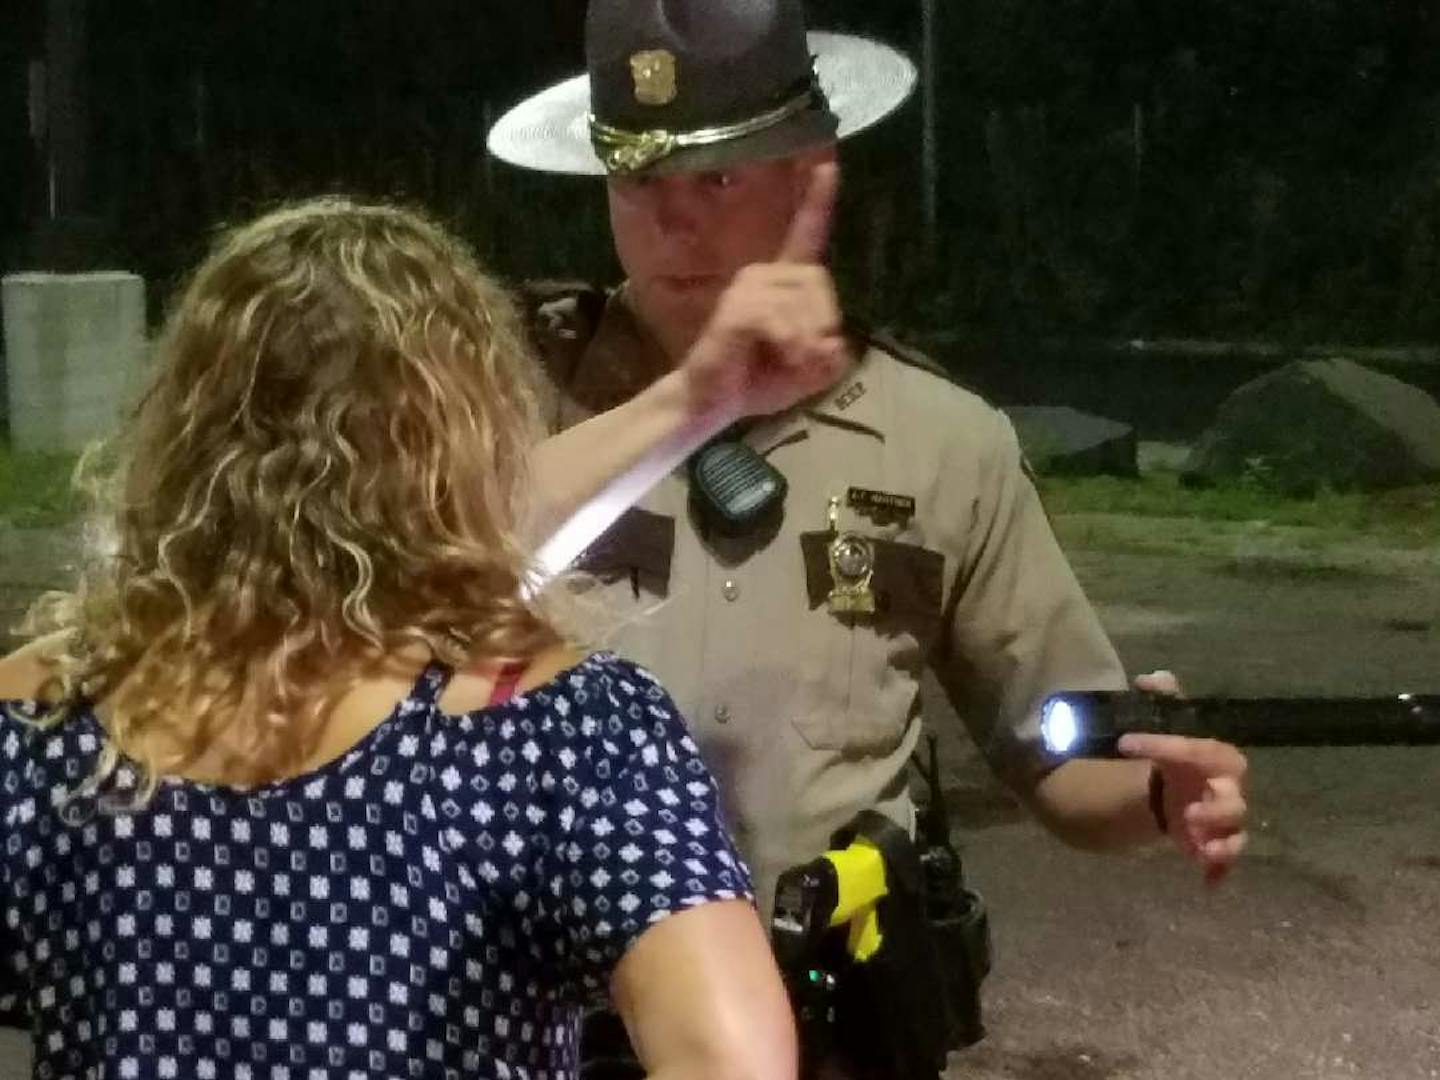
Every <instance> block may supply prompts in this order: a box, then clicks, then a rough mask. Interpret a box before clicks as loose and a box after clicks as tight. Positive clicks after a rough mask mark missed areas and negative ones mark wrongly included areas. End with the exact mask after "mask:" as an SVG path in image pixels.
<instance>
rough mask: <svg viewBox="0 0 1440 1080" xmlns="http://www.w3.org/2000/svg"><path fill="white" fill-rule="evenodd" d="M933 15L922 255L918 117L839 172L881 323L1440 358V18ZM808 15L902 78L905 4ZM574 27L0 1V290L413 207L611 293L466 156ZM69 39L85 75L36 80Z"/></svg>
mask: <svg viewBox="0 0 1440 1080" xmlns="http://www.w3.org/2000/svg"><path fill="white" fill-rule="evenodd" d="M935 8H936V14H937V25H936V32H935V40H936V50H935V52H936V63H935V66H934V91H935V94H936V101H937V104H938V123H937V128H936V135H937V143H938V148H939V159H938V170H937V182H938V222H939V227H938V229H937V230H936V235H935V236H934V237H931V238H927V237H925V236H923V235H922V219H921V213H922V211H921V207H922V205H923V203H924V199H923V197H922V195H923V191H922V184H923V182H924V174H923V170H922V168H921V155H920V144H921V143H920V140H921V110H920V108H919V105H918V104H917V103H914V102H912V103H911V104H910V105H909V106H907V107H906V109H905V110H904V111H903V112H902V113H901V114H900V115H899V117H898V118H896V119H895V120H892V121H891V122H890V123H888V124H886V125H884V126H882V127H881V128H879V129H876V130H875V131H874V132H873V133H869V134H866V135H864V136H861V137H860V138H859V139H857V140H855V141H854V143H853V144H852V145H851V146H850V147H849V148H848V149H847V155H848V161H849V166H850V167H849V168H848V170H847V174H846V188H845V195H844V199H845V206H844V211H843V217H842V228H841V230H840V233H839V238H838V253H837V262H838V265H839V267H840V270H841V273H842V275H843V277H844V280H845V281H846V283H847V287H848V291H849V293H850V294H851V295H852V296H853V297H854V300H855V303H856V304H857V305H858V306H860V307H861V308H863V309H865V310H867V311H868V313H869V314H870V315H872V317H875V318H878V319H881V320H884V321H888V322H892V323H899V324H903V325H904V326H906V327H907V328H909V329H913V330H915V331H917V332H921V331H925V330H945V331H947V332H951V333H956V334H961V335H966V336H970V337H973V338H977V339H984V338H985V337H987V336H1011V337H1013V336H1015V335H1030V336H1034V337H1036V338H1040V337H1044V336H1046V335H1056V334H1065V335H1091V336H1097V337H1111V338H1128V337H1133V336H1161V335H1170V336H1176V335H1183V336H1192V337H1209V338H1226V339H1243V338H1254V337H1266V338H1270V339H1275V340H1282V341H1290V342H1304V341H1317V340H1327V341H1334V340H1341V341H1348V342H1352V343H1371V344H1387V343H1403V342H1413V341H1433V340H1434V339H1435V338H1436V337H1437V336H1440V299H1437V294H1440V147H1437V125H1440V21H1437V18H1436V16H1435V14H1434V5H1433V4H1432V3H1431V2H1430V0H1204V2H1200V3H1195V2H1193V0H935ZM810 9H811V21H812V23H813V24H814V25H816V26H817V27H835V28H843V29H851V30H856V31H860V32H864V33H868V34H872V35H875V36H878V37H881V38H884V39H886V40H888V41H890V42H892V43H894V44H896V45H899V46H901V47H902V48H904V49H905V50H906V51H908V52H909V53H910V54H911V55H915V56H918V55H919V49H920V32H921V30H920V26H921V21H920V2H919V0H886V2H885V3H883V4H877V3H874V2H873V0H812V3H811V5H810ZM583 10H584V3H583V0H526V2H523V3H514V2H510V0H505V2H501V0H411V2H408V3H400V2H398V0H367V2H365V3H355V2H353V0H346V2H341V0H305V2H304V3H295V2H294V0H284V2H281V0H228V2H226V3H215V2H202V0H8V2H7V3H6V4H5V5H4V7H3V10H0V265H3V268H4V269H5V270H7V271H8V270H13V269H16V268H23V267H32V266H42V267H46V268H63V267H62V265H61V264H73V265H77V266H78V265H96V264H100V263H104V264H107V265H111V266H115V265H119V266H124V267H127V268H132V269H135V270H137V271H139V272H140V273H142V274H143V275H144V276H145V277H146V278H147V280H148V281H150V282H151V293H152V295H153V296H154V297H155V298H156V299H157V301H158V299H159V298H161V297H163V296H164V294H165V292H166V291H167V290H168V288H169V287H170V285H172V284H173V282H174V280H175V279H176V277H177V275H178V274H179V273H180V272H181V271H182V270H183V269H184V268H185V267H186V266H188V265H189V264H190V263H192V262H193V260H194V259H195V257H196V256H197V255H198V253H199V252H200V251H201V250H203V248H204V245H205V243H206V241H207V239H208V236H209V235H210V230H211V229H212V227H213V226H214V225H215V224H217V223H220V222H224V221H234V220H237V219H239V218H243V217H244V216H246V215H248V214H251V213H253V212H254V211H256V210H258V209H260V208H262V207H264V206H267V205H269V204H271V203H273V202H275V201H277V200H280V199H283V198H286V197H291V196H297V195H304V194H309V193H313V192H317V191H323V190H343V191H349V192H357V193H361V194H366V195H375V196H385V197H394V198H400V199H405V200H410V201H414V202H418V203H421V204H423V205H424V206H426V207H428V208H429V209H431V210H432V212H434V213H437V214H439V215H440V216H441V217H442V218H443V219H445V220H446V221H448V222H449V223H450V224H452V225H453V226H454V227H456V228H457V229H459V230H461V231H462V232H463V233H464V234H465V235H466V236H467V237H469V238H470V240H471V241H472V242H473V243H474V244H475V245H476V246H477V247H478V248H479V249H480V251H481V253H482V254H483V255H484V256H485V257H486V258H487V259H488V260H489V261H490V263H491V265H492V266H494V267H495V268H496V269H497V270H499V271H500V272H501V273H503V274H504V275H506V276H507V277H510V278H512V279H515V278H519V277H524V276H531V275H546V276H565V277H574V276H589V277H598V278H607V277H610V276H612V275H613V274H614V266H613V261H612V257H611V255H610V252H609V245H608V240H607V235H606V232H605V223H604V218H603V206H602V199H601V196H600V186H599V185H598V184H597V183H595V182H593V181H589V180H582V179H553V178H547V177H536V176H528V175H523V174H521V173H519V172H517V171H516V170H513V169H510V168H509V167H507V166H504V165H500V164H497V163H493V162H490V161H488V160H487V159H486V156H485V154H484V131H485V129H486V126H487V123H488V121H489V120H490V119H492V118H493V117H494V116H496V115H498V113H499V111H501V110H503V109H504V108H505V107H507V106H508V105H510V104H511V103H513V102H514V101H516V100H518V99H519V98H520V97H522V96H523V95H524V94H526V93H528V92H530V91H532V90H534V89H536V88H539V87H541V86H543V85H546V84H548V83H549V82H551V81H553V80H555V79H558V78H560V77H562V76H564V75H568V74H571V73H573V72H575V71H578V70H579V67H580V64H581V56H582V54H581V43H580V29H581V25H582V20H583ZM61 18H63V19H65V20H69V21H71V22H75V23H77V24H79V25H80V26H81V28H82V29H83V32H84V33H83V40H84V49H83V55H79V56H78V59H77V58H72V59H71V60H69V61H66V60H65V58H64V57H60V58H59V59H58V60H57V57H56V56H55V55H54V53H55V40H56V38H55V29H54V20H56V19H61ZM57 63H60V64H61V66H62V67H63V66H64V64H65V63H69V65H70V69H67V70H66V71H64V72H62V74H63V75H64V79H63V80H62V84H63V85H62V86H61V89H62V90H63V89H65V88H66V87H68V88H69V90H70V92H71V93H72V97H73V98H74V100H75V101H76V102H78V103H79V104H78V105H77V106H76V108H75V110H73V116H72V117H71V119H70V120H68V121H66V123H68V124H69V125H70V126H71V127H72V128H73V127H75V126H77V125H78V126H79V128H80V129H82V131H83V139H82V140H81V149H80V150H79V151H78V152H77V153H78V154H79V160H78V163H77V162H76V160H74V159H71V160H69V161H68V163H67V162H62V166H63V167H64V169H69V170H71V172H73V174H74V177H73V179H74V182H73V183H71V184H69V185H64V186H62V187H63V190H61V192H60V196H59V200H60V201H59V204H58V205H55V206H54V207H53V209H54V214H55V216H56V217H57V218H58V220H51V218H52V203H53V202H54V201H55V199H56V194H55V191H56V189H55V187H54V186H53V184H52V179H53V176H52V174H53V170H52V168H51V161H52V159H53V156H54V155H53V153H52V149H53V146H52V141H53V140H54V139H55V138H57V137H58V136H57V131H58V130H59V129H58V128H57V125H56V123H55V122H54V120H53V117H52V120H51V122H50V123H49V125H48V128H47V126H46V125H45V124H44V123H41V124H40V125H39V130H34V129H35V128H36V123H35V121H34V120H33V118H32V113H35V112H36V111H37V109H38V112H39V115H40V117H41V119H42V120H44V119H45V117H46V116H47V115H49V114H48V113H47V112H46V108H47V101H46V100H38V101H37V98H36V91H35V89H34V87H36V86H37V85H38V86H40V87H41V88H45V87H49V88H50V94H51V99H52V100H51V101H50V104H52V105H53V101H54V100H55V99H54V94H55V89H54V85H55V76H56V73H57V71H58V70H59V69H58V68H57V67H56V64H57ZM47 64H48V67H47V66H46V65H47ZM47 80H48V82H47ZM41 98H42V99H43V98H44V95H43V94H42V95H41ZM62 171H63V170H62ZM62 179H63V177H62Z"/></svg>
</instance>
